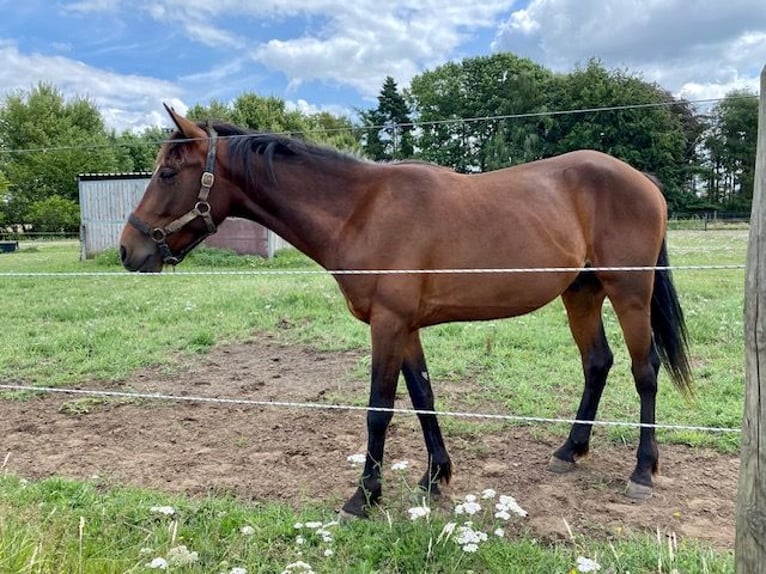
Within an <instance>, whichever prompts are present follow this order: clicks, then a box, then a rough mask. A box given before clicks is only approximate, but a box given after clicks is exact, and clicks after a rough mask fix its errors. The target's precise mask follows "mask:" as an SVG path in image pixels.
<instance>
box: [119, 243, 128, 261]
mask: <svg viewBox="0 0 766 574" xmlns="http://www.w3.org/2000/svg"><path fill="white" fill-rule="evenodd" d="M127 258H128V252H127V250H126V249H125V247H124V246H122V245H120V261H122V263H123V265H124V264H125V260H126V259H127Z"/></svg>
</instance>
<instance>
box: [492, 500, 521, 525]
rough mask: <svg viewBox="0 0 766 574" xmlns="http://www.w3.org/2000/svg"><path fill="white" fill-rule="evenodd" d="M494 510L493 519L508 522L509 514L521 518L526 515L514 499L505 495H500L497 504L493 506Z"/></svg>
mask: <svg viewBox="0 0 766 574" xmlns="http://www.w3.org/2000/svg"><path fill="white" fill-rule="evenodd" d="M495 510H497V512H495V518H500V519H501V520H510V518H511V513H513V514H517V515H519V516H521V517H522V518H523V517H524V516H526V515H527V511H526V510H524V509H523V508H522V507H521V506H519V503H518V502H516V499H515V498H514V497H512V496H507V495H505V494H501V495H500V498H499V499H498V503H497V504H495Z"/></svg>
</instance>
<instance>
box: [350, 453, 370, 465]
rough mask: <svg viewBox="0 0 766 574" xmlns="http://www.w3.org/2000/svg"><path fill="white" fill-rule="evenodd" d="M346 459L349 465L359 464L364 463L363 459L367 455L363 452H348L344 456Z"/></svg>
mask: <svg viewBox="0 0 766 574" xmlns="http://www.w3.org/2000/svg"><path fill="white" fill-rule="evenodd" d="M346 460H347V461H348V462H350V463H351V466H359V465H360V464H364V461H365V460H367V456H366V455H364V454H361V453H360V454H350V455H349V456H347V457H346Z"/></svg>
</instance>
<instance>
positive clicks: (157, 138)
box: [111, 127, 168, 171]
mask: <svg viewBox="0 0 766 574" xmlns="http://www.w3.org/2000/svg"><path fill="white" fill-rule="evenodd" d="M167 137H168V134H167V132H166V130H165V129H164V128H161V127H149V128H146V129H145V130H144V131H143V132H141V133H140V134H135V133H133V132H130V131H126V132H123V133H122V134H120V135H119V136H114V135H113V136H112V138H111V139H112V140H113V141H114V146H115V149H116V153H117V156H118V163H119V170H120V171H152V170H153V168H154V160H155V159H156V158H157V154H158V153H159V151H160V146H161V145H162V142H163V141H165V140H166V139H167Z"/></svg>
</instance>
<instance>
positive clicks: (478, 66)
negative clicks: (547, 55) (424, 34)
mask: <svg viewBox="0 0 766 574" xmlns="http://www.w3.org/2000/svg"><path fill="white" fill-rule="evenodd" d="M553 78H554V76H553V74H552V73H551V72H550V71H548V70H546V69H545V68H543V67H542V66H539V65H537V64H535V63H534V62H532V61H531V60H528V59H526V58H518V57H516V56H514V55H512V54H494V55H492V56H482V57H478V58H467V59H465V60H463V61H462V62H449V63H447V64H445V65H443V66H439V67H438V68H436V69H435V70H433V71H427V72H424V73H423V74H421V75H419V76H416V77H415V78H413V80H412V84H411V88H410V92H409V97H410V100H411V102H412V106H413V108H414V110H415V112H416V114H417V116H418V121H419V122H420V124H421V125H420V126H419V131H420V134H421V135H420V137H419V139H418V141H417V148H418V150H419V153H420V157H421V158H422V159H425V160H428V161H433V162H435V163H438V164H440V165H447V166H450V167H452V168H454V169H456V170H458V171H461V172H470V171H489V170H492V169H497V168H500V167H507V166H509V165H514V164H518V163H523V162H526V161H531V160H534V159H539V158H540V157H543V155H544V151H545V150H544V148H543V147H542V145H541V144H542V141H543V139H542V138H543V137H544V135H545V130H546V126H547V121H546V120H545V119H541V118H513V119H493V120H483V119H482V120H478V121H467V122H463V121H457V120H461V119H471V118H485V117H496V116H508V115H517V114H529V113H536V112H541V111H546V110H548V109H555V103H554V102H552V101H550V97H549V94H550V92H551V89H550V87H551V85H552V82H553ZM443 120H455V121H448V122H447V123H444V122H443Z"/></svg>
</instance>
